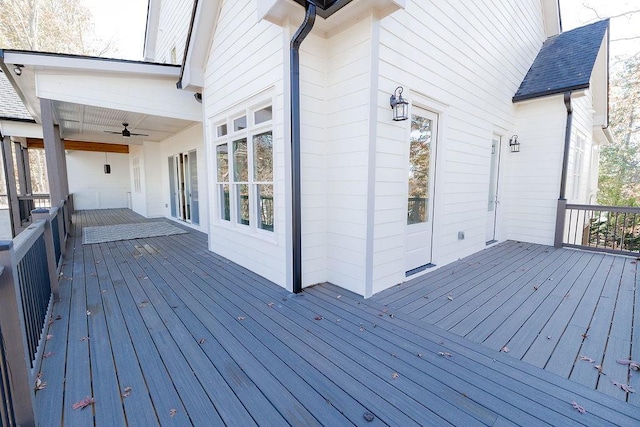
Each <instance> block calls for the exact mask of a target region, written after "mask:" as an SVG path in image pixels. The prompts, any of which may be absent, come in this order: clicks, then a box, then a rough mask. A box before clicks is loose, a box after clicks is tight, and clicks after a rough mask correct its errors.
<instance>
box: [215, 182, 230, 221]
mask: <svg viewBox="0 0 640 427" xmlns="http://www.w3.org/2000/svg"><path fill="white" fill-rule="evenodd" d="M218 187H219V190H218V191H219V192H220V219H223V220H225V221H231V202H230V199H229V184H222V185H219V186H218Z"/></svg>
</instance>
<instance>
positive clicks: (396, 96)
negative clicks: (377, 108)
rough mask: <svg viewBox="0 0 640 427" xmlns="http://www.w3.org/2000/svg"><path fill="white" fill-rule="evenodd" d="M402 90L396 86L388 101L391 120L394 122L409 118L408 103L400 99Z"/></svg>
mask: <svg viewBox="0 0 640 427" xmlns="http://www.w3.org/2000/svg"><path fill="white" fill-rule="evenodd" d="M403 90H404V89H403V88H402V86H398V87H397V88H396V90H395V91H393V95H391V99H390V101H389V103H390V104H391V109H392V110H393V120H394V121H396V122H399V121H402V120H407V119H408V118H409V103H408V102H407V101H406V100H405V99H404V98H403V97H402V91H403Z"/></svg>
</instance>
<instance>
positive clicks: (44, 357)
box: [42, 351, 55, 359]
mask: <svg viewBox="0 0 640 427" xmlns="http://www.w3.org/2000/svg"><path fill="white" fill-rule="evenodd" d="M54 354H55V353H54V352H53V351H50V352H48V353H45V354H43V355H42V358H43V359H48V358H50V357H51V356H53V355H54Z"/></svg>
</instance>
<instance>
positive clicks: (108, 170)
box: [104, 152, 111, 174]
mask: <svg viewBox="0 0 640 427" xmlns="http://www.w3.org/2000/svg"><path fill="white" fill-rule="evenodd" d="M104 173H106V174H110V173H111V165H110V164H109V163H108V160H107V153H106V152H105V153H104Z"/></svg>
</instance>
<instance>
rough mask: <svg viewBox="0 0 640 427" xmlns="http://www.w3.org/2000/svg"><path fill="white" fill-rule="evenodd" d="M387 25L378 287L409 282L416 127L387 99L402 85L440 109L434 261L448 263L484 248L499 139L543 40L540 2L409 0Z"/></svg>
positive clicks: (511, 121) (508, 127)
mask: <svg viewBox="0 0 640 427" xmlns="http://www.w3.org/2000/svg"><path fill="white" fill-rule="evenodd" d="M380 27H381V28H380V52H379V55H380V80H379V88H380V89H379V96H378V117H379V119H378V120H379V124H378V138H377V148H376V199H375V234H374V241H375V243H374V251H373V292H378V291H381V290H383V289H385V288H387V287H389V286H392V285H394V284H396V283H399V282H402V281H404V280H406V278H405V276H404V228H405V224H406V194H407V172H406V171H407V162H408V160H407V159H408V124H407V122H400V123H394V122H392V121H391V118H390V109H389V95H390V94H391V93H392V92H393V90H394V89H395V87H396V86H398V85H402V86H403V87H404V88H405V92H404V94H405V96H406V97H407V98H408V99H409V101H411V102H416V101H422V102H421V103H422V104H423V105H422V106H423V107H427V108H428V109H432V110H435V112H439V113H440V118H441V120H440V123H439V125H440V136H441V138H440V140H439V143H440V146H439V147H438V153H437V156H438V160H437V176H436V193H435V221H436V222H435V228H434V230H435V231H434V238H433V245H434V250H433V260H432V262H433V263H435V264H437V265H443V264H446V263H449V262H451V261H453V260H456V259H458V258H460V257H463V256H466V255H468V254H470V253H473V252H476V251H478V250H481V249H482V248H484V247H485V224H486V215H487V199H488V188H489V164H490V151H491V140H492V136H493V134H494V133H495V132H498V133H500V134H502V135H503V136H504V138H503V144H505V142H506V141H507V140H508V137H509V136H510V135H511V133H512V132H513V131H514V129H515V121H516V117H515V107H514V106H513V105H512V103H511V97H512V96H513V94H514V93H515V92H516V90H517V88H518V86H519V85H520V83H521V81H522V78H523V77H524V75H525V74H526V72H527V70H528V69H529V67H530V66H531V64H532V62H533V60H534V58H535V56H536V54H537V53H538V51H539V48H540V46H541V45H542V42H543V41H544V39H545V37H544V28H543V22H542V6H541V3H540V1H539V0H527V1H522V2H508V3H507V2H495V1H490V0H483V1H477V2H464V3H463V2H459V1H453V0H452V1H440V2H434V1H407V7H406V9H405V10H401V11H398V12H396V13H394V14H392V15H390V16H389V17H386V18H384V19H382V21H381V23H380ZM514 156H515V155H514ZM521 157H522V156H521ZM512 158H513V157H511V156H509V155H506V154H504V153H503V156H502V166H503V168H504V167H505V166H506V165H507V164H509V163H510V162H511V161H512ZM498 227H499V233H500V236H501V238H502V239H504V238H506V237H508V236H507V234H506V233H505V232H504V230H502V228H503V227H502V225H501V224H499V226H498ZM459 231H463V232H464V234H465V239H464V240H458V237H457V236H458V232H459Z"/></svg>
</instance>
